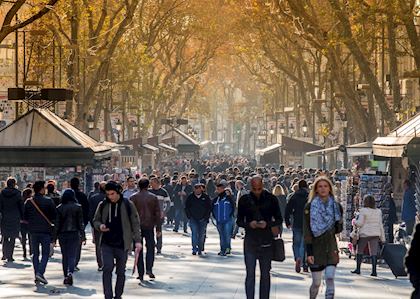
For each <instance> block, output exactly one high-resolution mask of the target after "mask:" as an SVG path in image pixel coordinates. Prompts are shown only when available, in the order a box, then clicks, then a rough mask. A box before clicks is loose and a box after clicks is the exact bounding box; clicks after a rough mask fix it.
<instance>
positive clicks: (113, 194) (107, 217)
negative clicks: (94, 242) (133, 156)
mask: <svg viewBox="0 0 420 299" xmlns="http://www.w3.org/2000/svg"><path fill="white" fill-rule="evenodd" d="M105 191H106V200H105V201H102V202H101V203H100V204H99V206H98V209H97V210H96V213H95V217H94V220H93V224H94V226H95V229H96V230H97V231H99V232H100V237H99V246H100V248H101V252H102V259H103V273H102V285H103V288H104V294H105V299H113V298H116V299H121V296H122V294H123V292H124V284H125V267H126V264H127V258H128V251H129V250H130V248H131V245H132V241H133V239H134V241H135V244H136V250H141V247H142V246H141V233H140V220H139V215H138V213H137V211H136V208H135V206H134V205H133V203H132V202H131V201H129V200H125V199H124V197H123V196H122V188H121V186H120V185H118V184H117V183H116V182H108V183H107V184H106V185H105ZM114 266H115V267H116V271H115V272H116V274H117V281H116V283H115V292H113V290H112V272H113V270H114ZM114 294H115V295H114Z"/></svg>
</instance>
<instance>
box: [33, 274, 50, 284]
mask: <svg viewBox="0 0 420 299" xmlns="http://www.w3.org/2000/svg"><path fill="white" fill-rule="evenodd" d="M35 280H37V281H39V282H41V283H43V284H48V280H46V279H45V277H44V276H43V275H41V274H36V275H35Z"/></svg>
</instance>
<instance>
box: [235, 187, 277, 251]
mask: <svg viewBox="0 0 420 299" xmlns="http://www.w3.org/2000/svg"><path fill="white" fill-rule="evenodd" d="M261 220H264V221H265V222H267V227H266V228H265V229H259V228H257V229H252V228H251V227H250V226H249V224H250V223H251V222H252V221H261ZM236 223H237V224H238V226H240V227H244V228H245V250H255V249H256V248H258V247H261V246H262V245H268V244H271V242H272V239H273V234H272V232H271V227H274V226H281V225H282V223H283V219H282V217H281V211H280V207H279V202H278V200H277V198H276V197H275V196H274V195H273V194H271V193H270V192H268V191H267V190H264V191H263V193H262V194H261V197H260V198H259V199H257V198H256V197H255V195H254V194H253V193H252V192H251V193H249V194H245V195H243V196H242V197H241V198H240V199H239V203H238V217H237V220H236Z"/></svg>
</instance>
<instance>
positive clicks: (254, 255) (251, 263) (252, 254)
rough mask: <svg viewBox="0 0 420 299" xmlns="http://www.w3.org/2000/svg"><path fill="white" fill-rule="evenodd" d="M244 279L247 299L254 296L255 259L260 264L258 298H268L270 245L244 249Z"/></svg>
mask: <svg viewBox="0 0 420 299" xmlns="http://www.w3.org/2000/svg"><path fill="white" fill-rule="evenodd" d="M244 254H245V266H246V279H245V291H246V298H247V299H254V297H255V269H256V265H257V260H258V262H259V264H260V299H269V298H270V285H271V282H270V270H271V247H266V248H263V247H260V248H258V249H256V250H245V252H244Z"/></svg>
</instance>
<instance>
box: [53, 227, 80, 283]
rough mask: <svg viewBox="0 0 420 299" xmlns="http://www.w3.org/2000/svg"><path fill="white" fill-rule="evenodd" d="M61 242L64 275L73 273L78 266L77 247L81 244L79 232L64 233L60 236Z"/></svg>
mask: <svg viewBox="0 0 420 299" xmlns="http://www.w3.org/2000/svg"><path fill="white" fill-rule="evenodd" d="M58 241H59V243H60V248H61V255H62V264H63V273H64V277H67V275H68V274H73V272H74V267H75V266H76V254H77V248H78V247H79V244H80V237H79V233H78V232H68V233H63V234H61V235H59V236H58Z"/></svg>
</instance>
